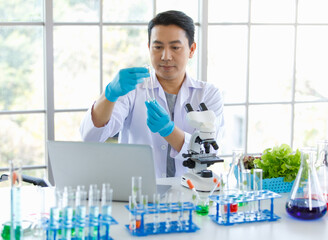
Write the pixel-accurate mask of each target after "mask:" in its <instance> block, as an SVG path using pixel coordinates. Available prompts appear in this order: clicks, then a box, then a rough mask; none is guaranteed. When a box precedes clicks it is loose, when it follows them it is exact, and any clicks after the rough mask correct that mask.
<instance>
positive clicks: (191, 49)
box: [189, 42, 196, 58]
mask: <svg viewBox="0 0 328 240" xmlns="http://www.w3.org/2000/svg"><path fill="white" fill-rule="evenodd" d="M195 51H196V43H195V42H193V44H191V47H190V53H189V58H192V57H193V56H194V53H195Z"/></svg>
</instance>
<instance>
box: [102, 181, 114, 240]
mask: <svg viewBox="0 0 328 240" xmlns="http://www.w3.org/2000/svg"><path fill="white" fill-rule="evenodd" d="M112 199H113V189H111V188H110V184H109V183H104V184H103V185H102V192H101V223H100V238H101V239H103V240H106V239H110V236H109V233H110V222H111V216H112Z"/></svg>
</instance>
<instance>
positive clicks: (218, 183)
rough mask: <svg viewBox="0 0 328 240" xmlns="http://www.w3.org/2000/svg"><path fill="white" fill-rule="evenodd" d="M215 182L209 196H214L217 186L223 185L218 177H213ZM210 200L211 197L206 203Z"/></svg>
mask: <svg viewBox="0 0 328 240" xmlns="http://www.w3.org/2000/svg"><path fill="white" fill-rule="evenodd" d="M213 182H214V183H215V185H214V187H213V188H212V190H211V191H210V194H209V195H208V196H212V195H213V193H214V191H215V190H216V188H218V187H220V185H221V184H220V182H219V180H218V179H217V178H213ZM209 200H210V199H209V198H207V199H206V202H205V205H207V204H208V202H209Z"/></svg>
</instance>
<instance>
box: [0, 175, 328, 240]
mask: <svg viewBox="0 0 328 240" xmlns="http://www.w3.org/2000/svg"><path fill="white" fill-rule="evenodd" d="M158 183H159V184H171V185H172V188H171V189H170V192H171V193H172V195H173V198H174V196H176V193H177V192H178V191H183V192H185V198H186V199H185V200H188V201H190V199H191V191H190V190H189V189H186V188H184V187H182V186H181V185H180V183H179V178H169V179H158ZM52 191H53V189H48V190H47V191H46V194H45V197H44V199H45V205H44V208H45V209H48V208H49V206H51V205H52V201H53V199H51V198H49V196H50V195H51V192H52ZM27 192H28V193H29V194H27ZM0 193H1V195H0V196H1V202H0V203H1V208H0V209H1V214H0V223H2V222H4V221H6V220H8V219H9V213H10V209H9V206H10V205H9V189H4V188H0ZM22 193H23V195H22V200H23V203H22V215H23V216H26V215H27V214H30V213H32V212H37V211H39V210H40V206H42V205H40V204H41V201H40V199H42V197H41V194H38V192H37V190H36V188H34V187H24V188H23V191H22ZM31 193H33V194H31ZM114 194H115V192H114ZM48 195H49V196H48ZM6 196H7V197H6ZM287 196H288V194H286V193H284V194H282V198H278V199H275V200H274V207H275V208H274V212H275V214H277V215H278V216H280V217H281V219H279V220H277V221H274V222H268V221H267V222H258V223H244V224H235V225H232V226H221V225H217V224H216V223H214V222H212V220H211V219H210V218H209V217H208V216H198V215H196V214H194V218H193V220H194V222H195V223H196V224H197V225H198V227H200V230H198V231H197V232H195V233H170V234H161V235H151V236H146V237H133V236H131V235H130V234H129V233H128V231H127V230H126V229H125V226H124V225H125V224H127V223H128V220H129V214H128V211H127V210H126V209H125V207H124V205H126V204H127V203H125V202H113V208H112V213H113V217H114V218H115V219H116V220H117V221H118V223H119V224H118V225H113V226H112V227H111V236H112V238H113V239H118V240H121V239H123V240H124V239H153V240H154V239H184V240H185V239H188V240H193V239H197V240H200V239H204V240H205V239H206V240H209V239H222V240H241V239H243V240H248V239H249V240H284V239H286V240H287V239H289V240H292V239H297V240H303V239H304V240H309V239H313V240H316V239H318V240H319V239H327V238H328V214H326V215H325V216H324V217H323V218H321V219H319V220H313V221H301V220H296V219H294V218H292V217H290V216H288V215H287V213H286V211H285V202H286V198H287ZM173 200H175V199H173ZM266 203H267V204H269V201H265V203H264V208H267V209H269V206H265V205H266ZM262 206H263V205H262ZM212 210H215V209H212ZM31 239H37V238H35V237H34V238H31Z"/></svg>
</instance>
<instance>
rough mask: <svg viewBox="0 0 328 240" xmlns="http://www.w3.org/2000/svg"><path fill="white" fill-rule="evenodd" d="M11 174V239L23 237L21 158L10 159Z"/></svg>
mask: <svg viewBox="0 0 328 240" xmlns="http://www.w3.org/2000/svg"><path fill="white" fill-rule="evenodd" d="M9 175H10V201H11V206H10V207H11V208H10V216H11V226H10V239H23V229H22V219H21V185H22V163H21V161H20V160H10V161H9Z"/></svg>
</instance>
